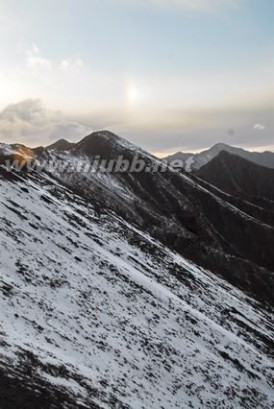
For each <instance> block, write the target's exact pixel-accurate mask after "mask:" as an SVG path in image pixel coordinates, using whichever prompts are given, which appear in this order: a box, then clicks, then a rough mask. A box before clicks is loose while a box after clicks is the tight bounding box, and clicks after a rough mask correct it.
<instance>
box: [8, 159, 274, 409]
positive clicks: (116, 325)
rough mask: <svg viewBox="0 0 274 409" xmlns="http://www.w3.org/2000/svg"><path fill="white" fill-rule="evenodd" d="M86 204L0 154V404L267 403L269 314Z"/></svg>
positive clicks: (134, 407)
mask: <svg viewBox="0 0 274 409" xmlns="http://www.w3.org/2000/svg"><path fill="white" fill-rule="evenodd" d="M71 160H72V159H71ZM187 184H190V182H187ZM94 203H95V202H94V201H93V200H91V199H90V198H89V199H88V200H85V199H84V198H83V197H82V196H79V195H77V194H75V193H74V192H73V191H71V190H70V189H66V188H65V187H64V186H63V185H62V184H60V183H59V182H57V181H56V179H55V178H53V177H51V176H48V175H47V174H46V173H44V172H40V173H37V172H34V173H30V174H28V173H24V172H21V173H9V172H7V171H6V170H5V168H4V167H3V166H0V209H1V213H0V227H1V228H0V249H1V259H0V326H1V333H0V378H1V381H2V385H7V388H8V389H7V390H6V389H5V393H4V394H1V397H0V406H2V407H4V408H5V409H6V408H11V407H12V409H19V408H20V409H22V408H28V409H33V408H35V409H38V408H47V409H49V408H51V409H53V408H60V407H62V408H73V409H78V408H79V409H80V408H81V409H83V408H90V409H93V408H94V409H99V408H100V409H103V408H108V409H109V408H116V409H117V408H121V409H122V408H124V409H125V408H127V409H141V408H150V409H159V408H163V409H173V408H182V407H183V408H193V407H194V408H198V407H204V408H214V407H218V408H219V407H223V408H230V407H237V408H254V407H256V408H264V409H271V408H272V407H273V405H274V400H273V370H274V362H273V343H274V331H273V314H272V313H271V312H270V311H267V310H266V309H264V308H263V306H262V305H261V304H259V303H256V302H255V301H253V300H252V299H250V298H248V297H247V296H246V295H244V294H243V293H242V292H241V291H239V290H236V289H235V288H233V287H232V286H230V285H229V284H227V283H226V282H225V281H223V280H222V279H220V278H217V277H216V276H215V275H213V274H211V273H210V272H208V271H205V270H203V269H201V268H199V267H197V266H195V265H194V264H193V263H190V262H189V261H187V260H186V259H184V258H182V257H181V256H179V255H178V254H176V253H174V252H172V251H171V250H169V249H168V248H167V247H165V246H164V245H163V244H161V243H160V242H159V241H157V240H155V239H152V238H151V237H150V236H149V235H148V234H146V233H144V232H143V231H142V230H140V229H137V228H136V227H133V226H132V225H131V224H129V223H127V222H126V221H124V220H123V219H121V218H120V217H119V216H117V215H115V214H114V213H113V211H110V210H109V209H107V208H105V209H104V210H102V212H100V214H98V212H97V211H96V207H94ZM9 390H12V391H14V392H15V393H14V394H12V393H7V391H9Z"/></svg>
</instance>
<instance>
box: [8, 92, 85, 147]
mask: <svg viewBox="0 0 274 409" xmlns="http://www.w3.org/2000/svg"><path fill="white" fill-rule="evenodd" d="M90 132H91V127H90V126H88V125H84V124H81V123H79V122H77V121H75V120H72V119H70V118H67V117H66V116H65V115H63V114H62V113H61V112H59V111H50V110H47V109H45V108H44V106H43V104H42V102H41V101H40V100H39V99H26V100H24V101H21V102H18V103H16V104H10V105H8V106H7V107H6V108H5V109H3V110H2V112H0V141H1V142H6V143H14V142H19V143H24V144H30V145H40V144H43V145H44V144H47V143H51V142H52V141H54V140H56V139H60V138H66V139H68V140H71V141H77V140H79V139H80V138H82V137H84V136H85V135H87V134H88V133H90Z"/></svg>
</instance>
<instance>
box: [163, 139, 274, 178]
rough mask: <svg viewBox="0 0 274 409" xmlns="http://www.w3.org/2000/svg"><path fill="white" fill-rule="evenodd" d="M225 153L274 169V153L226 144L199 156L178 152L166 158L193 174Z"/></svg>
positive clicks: (219, 144)
mask: <svg viewBox="0 0 274 409" xmlns="http://www.w3.org/2000/svg"><path fill="white" fill-rule="evenodd" d="M222 151H225V152H228V153H231V154H233V155H237V156H240V157H241V158H243V159H246V160H250V161H251V162H254V163H256V164H257V165H261V166H265V167H268V168H272V169H274V153H273V152H249V151H246V150H244V149H241V148H236V147H234V146H230V145H227V144H225V143H217V144H216V145H214V146H212V148H210V149H207V150H205V151H202V152H200V153H197V154H191V153H184V152H176V153H174V154H173V155H170V156H167V157H166V158H164V160H166V161H167V162H168V163H171V162H173V161H177V160H180V161H182V163H183V168H184V169H185V170H186V171H188V172H191V171H192V170H195V169H200V168H201V167H202V166H204V165H206V164H207V163H209V162H210V161H211V160H212V159H214V158H215V157H216V156H218V155H219V153H220V152H222Z"/></svg>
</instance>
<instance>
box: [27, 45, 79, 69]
mask: <svg viewBox="0 0 274 409" xmlns="http://www.w3.org/2000/svg"><path fill="white" fill-rule="evenodd" d="M26 67H27V69H29V70H30V71H31V72H33V73H34V74H36V75H39V74H45V73H47V74H52V73H54V72H55V73H56V72H58V71H60V72H62V73H72V74H75V73H78V72H79V71H80V70H81V69H82V68H83V67H84V62H83V60H82V59H81V58H65V59H63V60H61V61H53V60H51V59H49V58H45V57H44V56H43V55H42V54H41V51H40V49H39V47H38V46H37V45H36V44H33V45H32V47H31V49H30V50H28V51H27V53H26Z"/></svg>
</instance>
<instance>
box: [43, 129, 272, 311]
mask: <svg viewBox="0 0 274 409" xmlns="http://www.w3.org/2000/svg"><path fill="white" fill-rule="evenodd" d="M136 157H137V159H138V161H140V160H141V161H142V162H143V163H144V164H145V169H144V170H143V171H142V172H138V171H135V172H130V171H126V170H125V171H119V172H115V166H116V165H117V162H119V161H120V159H121V158H123V160H127V161H128V162H129V163H133V162H134V160H135V159H136ZM98 158H100V159H101V160H102V161H103V162H104V164H103V165H102V166H101V168H97V169H96V171H93V169H92V166H93V165H94V163H96V161H97V160H98ZM119 158H120V159H119ZM38 160H39V161H40V162H42V163H44V165H45V168H46V170H47V172H49V173H50V174H51V175H52V176H54V177H55V178H57V179H58V180H59V182H60V183H62V184H64V185H65V186H67V187H69V188H70V189H72V190H73V191H74V192H75V193H77V194H78V195H80V196H82V197H83V198H85V199H86V200H88V201H89V202H91V203H96V206H97V209H98V212H100V211H101V209H108V210H112V211H114V212H115V213H116V214H118V215H119V216H120V217H122V218H123V219H125V220H127V221H128V222H129V223H131V224H132V223H133V224H134V226H135V227H137V228H138V229H141V230H142V231H145V232H146V233H148V234H150V235H151V236H152V237H154V238H155V239H157V240H159V241H160V242H162V243H163V244H164V245H166V246H168V247H169V248H170V249H172V250H175V251H177V252H178V253H179V254H181V255H183V256H184V257H187V258H189V259H191V260H192V261H193V262H194V263H197V264H199V265H201V266H203V267H204V268H208V269H210V270H211V271H214V272H215V273H217V274H219V275H221V276H222V277H224V278H226V279H227V280H228V281H229V282H231V283H232V284H235V285H237V286H239V287H240V288H241V289H243V290H244V291H246V292H247V293H248V294H250V295H253V296H255V297H256V298H257V299H259V300H260V301H263V302H267V303H271V304H273V285H274V274H273V270H274V268H273V266H274V254H273V242H274V221H273V213H272V212H271V211H270V210H269V211H266V210H265V209H261V208H259V207H258V206H257V205H256V204H253V203H250V202H246V201H244V200H240V199H239V198H237V197H234V196H231V195H228V194H226V193H225V192H223V191H221V190H220V189H217V188H216V187H214V186H213V185H211V184H209V183H207V184H206V182H205V181H204V180H202V179H201V178H200V179H199V178H198V177H197V176H196V175H194V174H188V173H185V174H182V173H179V172H175V171H174V170H173V169H172V168H170V167H169V166H167V165H165V164H164V163H163V162H161V161H159V160H158V159H156V158H155V157H153V156H151V155H150V154H148V153H147V152H145V151H143V150H141V149H140V148H138V147H137V146H135V145H132V144H130V143H129V142H128V141H126V140H124V139H122V138H120V137H118V136H117V135H113V134H111V133H110V132H107V131H103V132H96V133H93V134H91V135H89V136H87V137H86V138H84V139H83V140H82V141H80V142H79V143H77V144H75V145H74V146H73V147H72V148H71V149H70V150H68V151H67V150H66V151H63V152H62V151H59V150H55V149H44V150H43V151H42V152H40V153H39V155H38ZM110 160H113V163H114V169H110V170H109V169H105V167H106V166H108V165H109V163H111V162H110ZM159 167H160V168H159ZM155 169H156V170H157V171H154V170H155ZM159 169H160V170H162V171H159Z"/></svg>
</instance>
